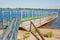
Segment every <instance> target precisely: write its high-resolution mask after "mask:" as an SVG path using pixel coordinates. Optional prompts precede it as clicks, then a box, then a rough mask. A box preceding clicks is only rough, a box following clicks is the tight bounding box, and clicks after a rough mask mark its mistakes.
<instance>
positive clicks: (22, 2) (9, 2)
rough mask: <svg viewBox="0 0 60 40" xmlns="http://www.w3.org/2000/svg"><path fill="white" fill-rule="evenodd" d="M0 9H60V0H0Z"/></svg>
mask: <svg viewBox="0 0 60 40" xmlns="http://www.w3.org/2000/svg"><path fill="white" fill-rule="evenodd" d="M0 8H50V9H51V8H53V9H60V0H0Z"/></svg>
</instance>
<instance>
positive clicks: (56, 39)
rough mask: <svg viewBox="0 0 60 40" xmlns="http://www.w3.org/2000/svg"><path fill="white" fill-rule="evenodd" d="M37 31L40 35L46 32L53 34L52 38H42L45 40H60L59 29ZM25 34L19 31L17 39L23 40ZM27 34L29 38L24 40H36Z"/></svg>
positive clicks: (40, 29)
mask: <svg viewBox="0 0 60 40" xmlns="http://www.w3.org/2000/svg"><path fill="white" fill-rule="evenodd" d="M38 29H39V31H40V32H41V33H42V34H46V33H48V32H53V34H54V36H53V37H52V38H47V37H44V38H45V40H60V29H48V28H38ZM26 33H27V31H23V30H19V31H18V37H17V39H20V40H23V35H24V34H26ZM28 33H29V37H28V38H27V39H25V40H37V39H36V38H35V37H34V36H33V35H32V34H31V33H30V32H28ZM37 36H38V35H37ZM38 37H39V36H38ZM39 38H40V37H39ZM40 39H41V38H40ZM41 40H42V39H41Z"/></svg>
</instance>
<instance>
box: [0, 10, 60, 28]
mask: <svg viewBox="0 0 60 40" xmlns="http://www.w3.org/2000/svg"><path fill="white" fill-rule="evenodd" d="M3 11H5V12H4V13H5V17H4V19H7V20H9V19H10V15H9V14H10V11H11V13H12V15H11V16H12V18H15V17H16V15H18V16H19V17H21V11H20V10H17V11H18V12H17V14H15V13H16V10H3ZM6 11H8V12H7V13H6ZM33 11H34V10H33ZM38 11H40V13H41V14H42V15H46V14H47V13H48V14H52V13H53V12H57V14H58V18H57V19H56V21H54V22H53V23H51V26H52V27H54V28H60V10H38ZM1 12H2V11H1V10H0V23H1V19H2V13H1ZM24 13H28V11H27V12H23V16H22V17H23V18H24V17H28V16H32V10H30V11H29V14H28V15H27V16H26V15H25V14H24ZM35 15H36V13H35V14H34V15H33V16H35ZM38 15H39V14H38ZM49 26H50V25H49Z"/></svg>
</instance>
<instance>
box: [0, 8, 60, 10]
mask: <svg viewBox="0 0 60 40" xmlns="http://www.w3.org/2000/svg"><path fill="white" fill-rule="evenodd" d="M0 10H60V8H59V9H50V8H45V9H44V8H0Z"/></svg>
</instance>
